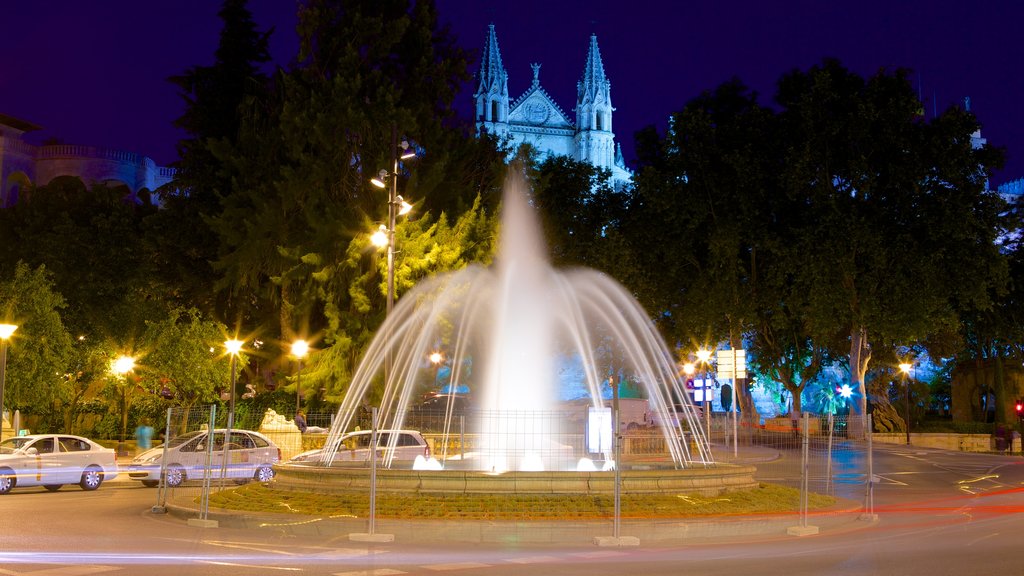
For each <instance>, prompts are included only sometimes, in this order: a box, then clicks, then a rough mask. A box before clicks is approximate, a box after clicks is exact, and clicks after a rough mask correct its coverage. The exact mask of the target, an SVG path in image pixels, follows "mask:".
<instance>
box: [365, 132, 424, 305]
mask: <svg viewBox="0 0 1024 576" xmlns="http://www.w3.org/2000/svg"><path fill="white" fill-rule="evenodd" d="M397 138H398V135H397V131H395V130H394V129H393V130H392V139H393V140H397ZM415 157H416V151H415V150H414V149H413V148H412V147H411V146H410V145H409V142H408V141H407V140H402V141H401V143H397V142H396V143H395V145H394V146H392V150H391V164H392V168H391V172H388V171H387V170H381V171H380V172H379V173H378V174H377V177H376V178H371V179H370V184H373V185H374V186H376V187H377V188H381V189H387V190H388V223H387V226H385V225H383V224H382V225H381V226H380V228H379V229H377V231H376V232H374V234H373V236H371V237H370V241H371V242H373V245H374V246H376V247H378V248H383V247H385V246H387V249H388V307H387V313H388V315H390V314H391V309H392V308H394V305H395V218H396V217H397V216H404V215H406V214H408V213H409V212H410V211H411V210H412V205H411V204H409V203H408V202H406V201H405V200H404V199H403V198H402V197H401V196H399V195H398V161H399V160H408V159H410V158H415ZM389 181H390V184H391V186H388V182H389Z"/></svg>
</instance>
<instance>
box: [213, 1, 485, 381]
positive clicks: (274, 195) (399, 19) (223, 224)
mask: <svg viewBox="0 0 1024 576" xmlns="http://www.w3.org/2000/svg"><path fill="white" fill-rule="evenodd" d="M298 32H299V38H300V45H301V49H300V53H299V55H298V59H297V62H296V64H295V66H294V67H293V68H292V69H290V70H289V71H288V72H287V73H283V72H282V73H280V74H279V75H278V76H277V77H276V78H275V79H274V86H273V87H274V89H273V90H272V91H268V92H267V93H266V94H264V95H263V96H261V97H260V99H259V100H260V102H259V105H257V106H254V107H252V108H251V110H253V113H252V114H251V115H250V116H249V117H247V118H246V121H245V122H243V123H242V124H241V126H240V132H239V137H238V139H237V140H236V141H235V142H227V141H224V140H221V141H220V142H218V144H217V146H216V147H214V150H213V151H214V155H215V157H216V158H217V159H218V161H220V162H221V163H222V164H223V166H225V169H226V171H227V172H228V173H229V174H230V175H231V177H232V187H231V193H230V194H229V195H227V196H225V197H224V198H223V201H222V206H223V211H222V212H221V213H220V214H219V215H218V216H217V217H215V218H212V219H210V220H209V222H210V224H211V225H212V226H213V228H214V230H215V231H216V233H217V235H218V238H219V243H220V246H221V252H220V254H219V257H218V259H217V261H216V263H215V270H217V271H218V273H220V274H221V278H220V282H219V284H218V286H219V288H220V289H223V290H224V291H225V292H226V293H228V294H230V295H231V297H232V300H233V301H234V302H236V303H237V304H238V306H237V307H236V308H235V310H236V316H237V317H238V319H239V320H240V321H242V322H244V323H246V324H247V325H248V326H250V327H251V328H252V329H253V330H254V331H257V332H259V333H261V334H266V335H268V339H269V340H281V341H286V340H290V339H291V338H292V337H293V336H294V335H296V334H319V335H320V340H321V341H322V342H323V343H324V344H326V345H327V346H340V348H339V349H338V350H336V351H334V352H331V353H326V351H325V353H324V354H319V355H318V356H319V357H320V359H321V360H322V361H324V362H327V361H336V360H338V359H339V358H344V362H341V364H339V366H342V368H332V369H331V370H329V371H325V372H320V371H318V370H317V369H316V367H315V366H311V367H310V370H309V371H308V373H307V372H306V371H304V373H303V378H304V379H307V378H308V379H309V380H308V381H309V382H311V383H312V382H315V381H316V379H317V378H318V377H319V376H320V375H321V374H325V373H326V374H330V377H332V378H334V377H341V376H342V375H343V374H345V373H347V370H349V369H350V368H351V367H352V366H353V365H354V360H353V359H354V358H358V356H359V355H360V354H361V352H362V348H361V345H360V343H361V342H364V341H366V340H367V335H368V334H372V332H373V330H374V329H375V328H376V327H377V326H378V325H379V323H380V321H381V320H382V319H383V311H384V300H385V299H384V297H383V296H384V295H383V293H382V292H381V291H379V290H373V291H361V290H350V287H352V286H353V284H366V285H370V286H372V285H375V284H376V285H380V286H383V284H382V283H380V282H379V280H380V276H379V269H380V266H379V263H377V262H376V261H375V260H374V256H373V255H372V253H370V252H368V251H367V250H366V238H367V235H368V233H369V232H368V231H369V230H371V229H373V228H376V226H375V225H374V224H373V223H374V222H375V221H379V220H380V219H382V218H386V214H387V210H388V207H387V201H388V196H387V194H382V193H381V192H380V191H379V190H377V189H376V188H374V187H372V186H371V184H370V182H369V181H370V178H371V177H373V176H376V175H377V173H378V170H379V169H381V168H386V169H387V170H388V171H389V172H391V171H392V170H393V154H394V153H395V151H396V150H395V148H396V145H397V141H398V139H400V138H410V139H411V140H412V141H413V146H414V148H415V149H416V150H418V151H421V152H422V151H425V152H426V153H425V154H423V155H422V156H421V157H420V158H417V159H416V160H415V165H413V164H411V163H409V164H406V163H400V164H399V169H398V174H394V175H390V177H391V178H397V179H398V186H399V193H400V194H402V195H403V196H404V197H406V198H407V199H409V200H410V201H414V202H415V203H416V212H417V213H418V214H421V216H418V217H417V220H410V221H406V222H404V223H402V224H400V225H399V226H398V229H397V230H396V234H397V236H398V238H399V240H400V241H401V242H402V243H403V248H402V250H403V253H402V254H401V256H400V259H401V260H402V261H400V262H398V268H397V269H398V276H399V283H398V289H397V292H398V293H401V291H402V290H404V289H405V286H406V285H407V282H406V281H405V280H404V279H403V275H404V274H405V273H406V269H407V266H408V265H409V264H412V263H414V261H415V260H414V258H412V253H411V251H410V252H408V253H406V250H407V249H410V248H412V247H413V246H417V245H420V246H428V245H429V244H430V243H431V242H432V235H433V234H435V233H438V231H440V230H443V229H444V226H441V227H440V228H438V227H435V226H434V224H435V222H433V221H431V220H429V218H431V217H432V218H439V217H441V215H442V214H445V215H451V217H452V218H455V215H461V214H462V213H463V212H466V211H472V210H478V212H477V214H493V213H494V208H495V207H496V205H497V202H498V200H497V198H498V194H497V190H498V186H497V183H496V181H497V179H498V178H499V177H500V175H501V171H502V170H503V164H502V162H501V160H502V158H501V156H500V155H499V154H498V152H497V151H496V150H495V148H494V143H493V142H492V141H490V140H486V139H485V140H477V139H475V138H473V137H472V136H471V135H470V133H469V131H468V130H467V129H466V127H464V126H460V125H458V124H457V123H456V121H455V117H454V112H453V109H452V106H451V104H452V101H453V98H454V95H455V91H456V88H457V86H458V83H459V81H461V79H463V78H465V77H466V76H467V75H466V72H465V66H466V57H465V53H464V52H463V51H462V50H460V49H458V48H457V47H456V46H455V44H454V41H453V40H452V39H451V37H450V36H449V34H448V32H447V31H446V30H445V29H442V28H439V27H438V25H437V14H436V10H435V8H434V6H433V3H432V2H422V1H421V2H407V1H396V0H386V1H372V2H371V1H356V2H337V1H330V0H316V1H313V2H309V3H308V4H306V5H304V6H303V8H302V9H301V11H300V17H299V26H298ZM389 184H391V181H389ZM474 202H479V204H478V205H477V207H476V208H473V207H474ZM423 214H426V215H433V216H423ZM471 220H474V221H476V220H477V217H476V216H472V217H471ZM482 221H486V218H484V219H483V220H482ZM446 225H447V224H446ZM471 228H475V227H471ZM414 235H416V236H415V237H414ZM419 235H422V237H418V236H419ZM471 252H474V253H479V250H478V249H477V248H470V249H469V250H467V251H465V252H464V253H463V255H462V256H460V257H458V258H454V259H451V261H452V262H456V263H457V262H464V261H465V258H467V257H469V254H470V253H471ZM445 261H446V260H444V259H439V260H436V261H433V260H430V259H429V258H428V259H426V260H425V262H427V263H429V264H430V265H431V268H430V270H433V271H437V270H442V269H444V268H443V267H440V264H443V263H444V262H445ZM340 263H345V265H340ZM435 264H437V265H435ZM408 269H409V270H410V271H411V270H412V269H413V268H412V267H411V266H410V267H409V268H408ZM421 273H422V272H416V273H413V275H412V277H416V274H421ZM326 384H328V387H329V388H331V389H336V388H337V386H339V385H341V382H340V381H334V382H329V383H326Z"/></svg>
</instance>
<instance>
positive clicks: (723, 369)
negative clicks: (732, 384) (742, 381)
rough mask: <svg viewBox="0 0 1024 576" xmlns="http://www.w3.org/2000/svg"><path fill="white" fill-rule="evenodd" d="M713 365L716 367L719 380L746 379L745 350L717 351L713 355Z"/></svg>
mask: <svg viewBox="0 0 1024 576" xmlns="http://www.w3.org/2000/svg"><path fill="white" fill-rule="evenodd" d="M715 364H717V366H718V376H719V378H731V379H734V380H735V379H737V378H746V377H747V351H746V350H719V351H718V352H717V353H716V354H715Z"/></svg>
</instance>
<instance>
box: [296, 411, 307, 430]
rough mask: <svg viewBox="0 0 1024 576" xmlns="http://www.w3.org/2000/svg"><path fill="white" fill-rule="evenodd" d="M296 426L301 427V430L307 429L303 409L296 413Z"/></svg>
mask: <svg viewBox="0 0 1024 576" xmlns="http://www.w3.org/2000/svg"><path fill="white" fill-rule="evenodd" d="M295 427H296V428H298V429H299V432H305V431H306V415H305V414H303V412H302V410H299V411H298V412H296V413H295Z"/></svg>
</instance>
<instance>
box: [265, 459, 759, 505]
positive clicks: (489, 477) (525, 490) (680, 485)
mask: <svg viewBox="0 0 1024 576" xmlns="http://www.w3.org/2000/svg"><path fill="white" fill-rule="evenodd" d="M274 470H275V472H276V473H277V476H276V477H275V487H276V488H280V489H284V490H296V491H302V492H313V493H320V494H339V493H345V492H367V491H369V489H370V470H369V468H365V467H354V466H351V467H350V466H316V465H304V464H278V465H276V466H274ZM755 471H756V468H755V467H754V466H738V465H730V464H721V463H719V464H716V465H715V466H713V467H708V468H684V469H675V468H668V467H666V468H664V469H657V468H655V469H644V470H638V469H626V470H622V471H621V472H620V477H621V482H622V486H621V493H623V494H650V493H663V492H677V493H680V494H699V495H701V496H705V497H711V496H718V495H721V494H724V493H726V492H734V491H739V490H751V489H753V488H756V487H757V486H758V482H757V481H756V480H754V473H755ZM376 474H377V490H378V491H380V492H403V493H409V492H414V493H448V494H460V493H461V494H575V495H580V494H612V493H613V492H614V490H615V472H574V471H568V472H567V471H551V472H518V471H517V472H504V473H501V474H490V473H487V472H480V471H475V470H395V469H378V470H377V473H376Z"/></svg>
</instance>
